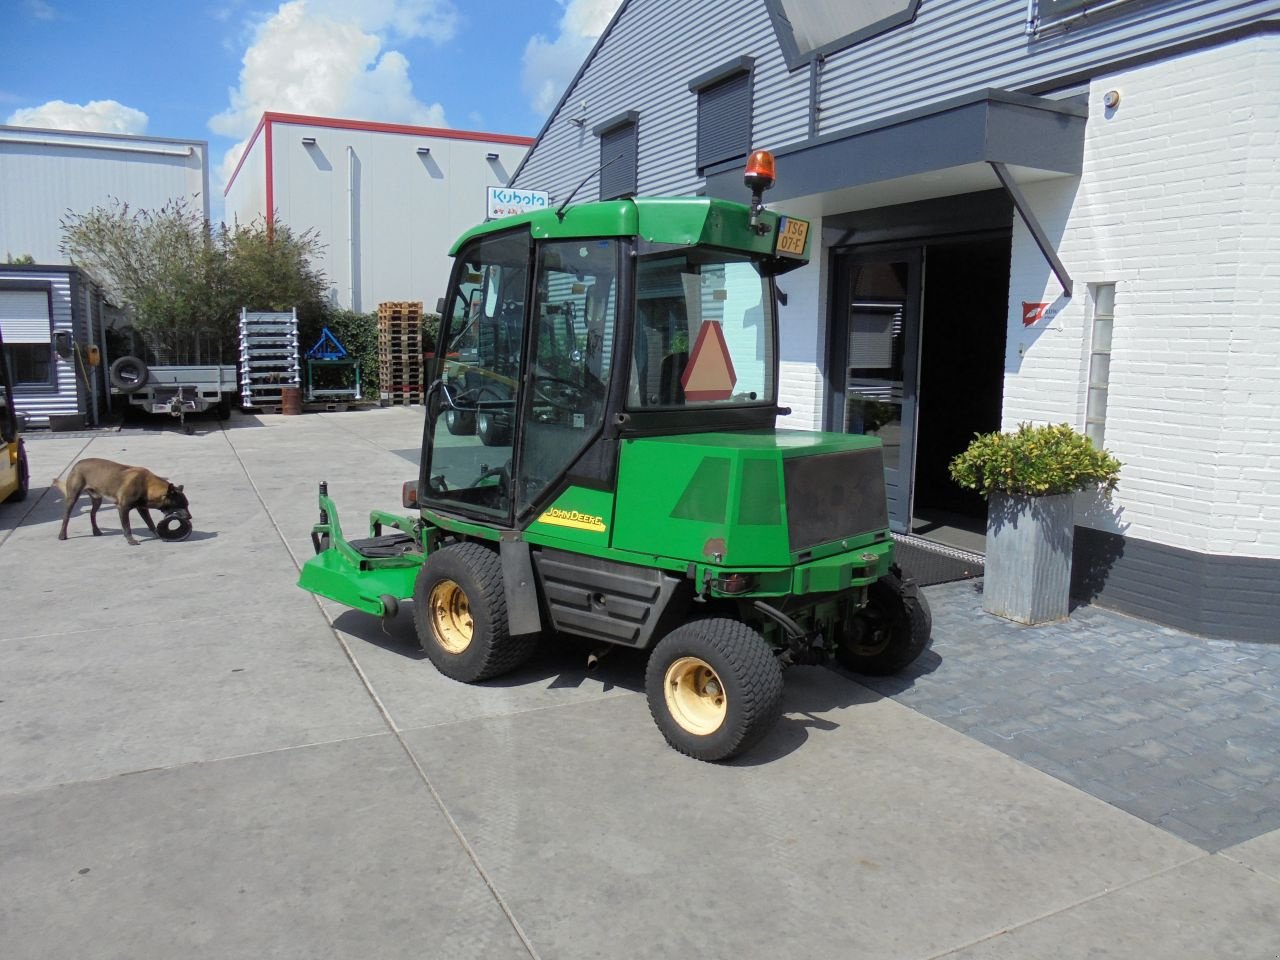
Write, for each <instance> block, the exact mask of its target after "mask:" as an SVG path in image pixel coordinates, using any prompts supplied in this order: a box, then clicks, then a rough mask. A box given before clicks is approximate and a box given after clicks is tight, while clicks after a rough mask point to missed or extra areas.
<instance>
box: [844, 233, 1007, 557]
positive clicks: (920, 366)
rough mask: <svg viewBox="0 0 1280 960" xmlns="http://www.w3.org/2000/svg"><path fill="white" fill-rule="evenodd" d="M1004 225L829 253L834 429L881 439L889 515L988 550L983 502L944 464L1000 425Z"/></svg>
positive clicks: (902, 526)
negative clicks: (991, 229)
mask: <svg viewBox="0 0 1280 960" xmlns="http://www.w3.org/2000/svg"><path fill="white" fill-rule="evenodd" d="M1010 237H1011V235H1010V232H1009V231H1008V230H1001V231H994V232H990V233H983V234H976V235H967V236H963V237H949V238H939V239H930V240H923V241H916V242H911V243H906V244H902V243H898V244H888V245H886V244H882V245H867V246H862V247H854V248H849V249H845V250H839V251H836V252H835V253H834V259H833V266H834V269H833V278H834V289H833V294H834V295H833V301H832V303H833V310H832V323H831V331H832V336H831V342H830V362H831V368H830V369H831V370H832V372H833V376H832V381H831V382H832V388H833V389H832V399H831V405H830V408H829V410H828V418H829V419H828V423H829V426H830V429H835V430H839V431H842V432H848V433H865V434H874V435H876V436H879V437H881V439H882V440H883V442H884V444H885V484H886V487H887V490H888V500H889V521H890V526H891V528H892V529H893V530H894V532H896V533H903V534H906V533H910V534H915V535H917V536H921V537H924V538H926V539H930V540H935V541H938V542H940V543H944V544H946V545H948V546H951V547H955V548H957V549H960V550H964V551H968V552H972V553H982V552H983V551H984V547H985V529H986V502H985V501H984V500H983V499H982V498H980V497H979V496H978V495H977V494H974V493H970V492H969V491H966V490H962V489H961V488H960V487H958V486H956V484H955V482H954V481H952V479H951V477H950V474H949V472H948V469H947V468H948V464H949V463H950V461H951V459H952V458H953V457H954V456H955V455H956V454H957V453H959V452H960V451H961V450H963V449H964V448H965V446H967V445H968V443H969V441H970V440H971V439H972V437H973V435H974V434H975V433H987V432H991V431H994V430H999V429H1000V416H1001V406H1002V403H1003V388H1004V345H1005V334H1006V326H1007V317H1008V297H1009V257H1010V244H1011V239H1010Z"/></svg>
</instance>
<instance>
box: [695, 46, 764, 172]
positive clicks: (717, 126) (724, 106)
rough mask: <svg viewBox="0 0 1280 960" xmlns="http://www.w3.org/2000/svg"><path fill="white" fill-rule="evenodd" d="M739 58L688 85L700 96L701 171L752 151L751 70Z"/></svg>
mask: <svg viewBox="0 0 1280 960" xmlns="http://www.w3.org/2000/svg"><path fill="white" fill-rule="evenodd" d="M754 65H755V61H754V60H753V59H752V58H751V57H739V58H738V59H737V60H734V61H732V62H731V63H728V64H725V65H724V66H722V67H719V68H717V69H715V70H712V71H710V72H708V73H704V74H703V75H702V76H700V77H697V78H696V79H695V80H693V81H692V82H691V83H690V84H689V89H690V90H692V91H694V92H695V93H697V95H698V159H697V163H698V172H699V173H702V172H703V171H705V170H706V169H707V168H708V167H711V166H714V165H715V164H718V163H725V162H727V161H730V160H737V159H740V158H742V157H745V156H746V155H747V153H748V152H750V150H751V107H752V102H751V70H752V67H753V66H754Z"/></svg>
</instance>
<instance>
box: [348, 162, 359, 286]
mask: <svg viewBox="0 0 1280 960" xmlns="http://www.w3.org/2000/svg"><path fill="white" fill-rule="evenodd" d="M347 309H348V310H355V309H357V308H356V151H355V147H352V146H350V145H348V147H347Z"/></svg>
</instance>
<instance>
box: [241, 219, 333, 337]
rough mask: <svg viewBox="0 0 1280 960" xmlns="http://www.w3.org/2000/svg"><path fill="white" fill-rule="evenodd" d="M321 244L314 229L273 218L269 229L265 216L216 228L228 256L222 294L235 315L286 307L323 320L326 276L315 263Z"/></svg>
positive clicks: (300, 316) (277, 309)
mask: <svg viewBox="0 0 1280 960" xmlns="http://www.w3.org/2000/svg"><path fill="white" fill-rule="evenodd" d="M321 246H322V244H321V243H320V240H319V238H318V237H317V236H316V234H315V232H314V231H311V230H307V231H305V232H303V233H300V234H299V233H294V232H293V230H291V229H290V228H289V226H288V225H287V224H284V223H280V222H279V221H278V220H277V221H276V222H274V223H273V224H272V226H271V228H270V229H268V228H267V226H266V224H265V223H263V222H262V221H261V220H255V221H254V222H253V223H251V224H249V225H248V226H245V225H242V224H240V223H236V224H233V225H232V226H230V227H228V226H226V225H223V226H222V228H221V229H220V230H219V231H218V247H219V249H220V250H221V252H222V255H223V258H224V261H225V262H224V265H223V269H224V271H225V277H224V284H223V290H222V294H223V296H224V298H225V300H226V302H228V303H229V304H230V306H231V309H232V311H233V313H234V314H235V315H236V316H239V314H240V308H241V307H248V308H249V309H250V310H269V311H284V310H291V309H293V308H295V307H296V308H297V310H298V316H299V318H301V319H308V320H309V319H322V318H323V317H324V316H325V315H326V313H327V312H328V310H327V306H326V303H325V288H326V281H325V277H324V274H323V273H322V272H321V271H320V270H318V269H316V268H314V267H313V266H312V265H311V263H312V261H313V260H314V259H315V258H316V257H318V256H319V255H320V249H321Z"/></svg>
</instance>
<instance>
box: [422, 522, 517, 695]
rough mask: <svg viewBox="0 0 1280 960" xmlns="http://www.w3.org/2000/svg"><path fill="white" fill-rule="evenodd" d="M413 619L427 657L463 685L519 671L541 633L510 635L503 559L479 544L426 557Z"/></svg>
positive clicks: (464, 545) (469, 544) (441, 670)
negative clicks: (503, 578)
mask: <svg viewBox="0 0 1280 960" xmlns="http://www.w3.org/2000/svg"><path fill="white" fill-rule="evenodd" d="M413 620H414V625H415V626H416V628H417V633H418V642H419V643H420V644H421V645H422V649H423V651H424V652H425V653H426V655H427V659H428V660H430V661H431V662H432V663H433V664H435V666H436V669H437V670H439V671H440V672H441V673H443V674H444V675H445V676H446V677H449V678H450V679H453V680H458V681H461V682H462V683H475V682H476V681H479V680H487V679H488V678H490V677H496V676H498V675H499V674H501V673H506V672H508V671H509V670H514V669H515V668H516V667H518V666H520V664H522V663H524V661H525V660H527V659H528V658H529V656H530V654H532V653H533V651H534V648H535V647H536V645H537V637H536V636H522V637H513V636H511V633H510V631H509V630H508V628H507V600H506V594H505V592H504V590H503V584H502V562H501V561H500V560H499V558H498V554H497V553H496V552H494V551H493V550H490V549H489V548H488V547H485V546H481V545H480V544H478V543H458V544H454V545H453V546H449V547H445V548H444V549H442V550H438V551H436V552H435V553H432V554H430V555H429V556H428V557H427V559H426V561H425V562H424V563H423V564H422V570H421V571H420V572H419V573H418V579H417V581H416V582H415V584H414V588H413Z"/></svg>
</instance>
